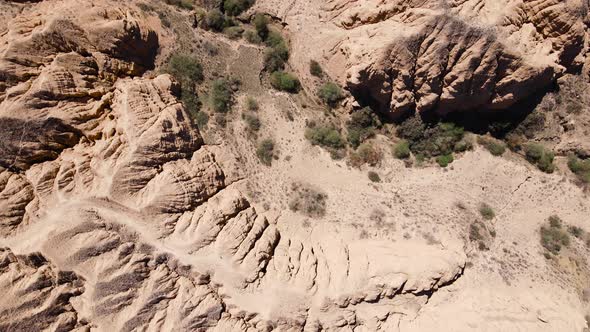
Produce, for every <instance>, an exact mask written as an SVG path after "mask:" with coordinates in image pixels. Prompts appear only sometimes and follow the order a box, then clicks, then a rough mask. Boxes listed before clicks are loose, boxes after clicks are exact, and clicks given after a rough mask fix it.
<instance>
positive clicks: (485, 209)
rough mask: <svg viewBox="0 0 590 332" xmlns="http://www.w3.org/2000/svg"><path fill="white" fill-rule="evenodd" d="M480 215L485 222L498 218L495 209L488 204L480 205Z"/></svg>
mask: <svg viewBox="0 0 590 332" xmlns="http://www.w3.org/2000/svg"><path fill="white" fill-rule="evenodd" d="M479 214H481V216H482V217H483V218H484V219H485V220H492V219H494V218H495V217H496V213H495V212H494V209H493V208H492V207H491V206H489V205H488V204H487V203H481V204H480V206H479Z"/></svg>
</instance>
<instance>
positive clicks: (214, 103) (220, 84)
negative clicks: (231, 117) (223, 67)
mask: <svg viewBox="0 0 590 332" xmlns="http://www.w3.org/2000/svg"><path fill="white" fill-rule="evenodd" d="M232 95H233V93H232V90H231V89H230V86H229V82H228V81H227V80H226V79H218V80H215V81H214V82H213V87H212V89H211V96H210V97H211V108H212V109H213V111H215V112H217V113H227V112H229V110H230V107H231V102H232Z"/></svg>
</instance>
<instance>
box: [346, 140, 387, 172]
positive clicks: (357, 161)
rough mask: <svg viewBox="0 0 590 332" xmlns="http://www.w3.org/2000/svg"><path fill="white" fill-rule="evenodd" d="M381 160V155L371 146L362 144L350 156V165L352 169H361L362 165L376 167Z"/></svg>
mask: <svg viewBox="0 0 590 332" xmlns="http://www.w3.org/2000/svg"><path fill="white" fill-rule="evenodd" d="M382 160H383V153H382V152H381V150H379V149H378V148H376V147H374V146H373V145H372V144H369V143H363V144H361V146H359V148H358V149H357V150H356V151H355V152H353V153H351V154H350V164H351V165H352V166H353V167H361V166H362V165H364V164H368V165H370V166H377V165H378V164H380V163H381V161H382Z"/></svg>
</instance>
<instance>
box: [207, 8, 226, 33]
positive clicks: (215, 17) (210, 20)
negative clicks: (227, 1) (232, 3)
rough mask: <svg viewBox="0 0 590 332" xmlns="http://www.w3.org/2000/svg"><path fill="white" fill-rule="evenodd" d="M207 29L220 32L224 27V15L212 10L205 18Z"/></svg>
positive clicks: (217, 10)
mask: <svg viewBox="0 0 590 332" xmlns="http://www.w3.org/2000/svg"><path fill="white" fill-rule="evenodd" d="M205 22H206V23H207V27H208V28H209V29H211V30H213V31H218V32H219V31H221V30H223V27H224V26H225V15H223V13H222V12H221V11H220V10H219V9H212V10H210V11H209V12H208V13H207V17H206V18H205Z"/></svg>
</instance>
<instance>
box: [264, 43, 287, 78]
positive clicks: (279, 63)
mask: <svg viewBox="0 0 590 332" xmlns="http://www.w3.org/2000/svg"><path fill="white" fill-rule="evenodd" d="M287 60H289V48H288V47H287V44H285V43H280V44H277V45H276V46H274V47H269V48H267V49H266V51H264V67H265V69H266V70H267V71H268V72H271V73H272V72H275V71H280V70H282V69H284V68H285V63H286V62H287Z"/></svg>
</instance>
